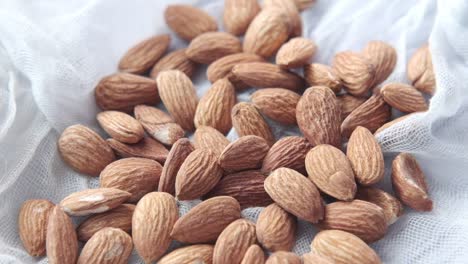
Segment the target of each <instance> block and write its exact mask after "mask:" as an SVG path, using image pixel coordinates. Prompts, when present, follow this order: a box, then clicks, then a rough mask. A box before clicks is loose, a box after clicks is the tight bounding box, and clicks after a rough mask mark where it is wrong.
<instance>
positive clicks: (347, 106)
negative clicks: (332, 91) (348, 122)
mask: <svg viewBox="0 0 468 264" xmlns="http://www.w3.org/2000/svg"><path fill="white" fill-rule="evenodd" d="M336 99H338V103H339V105H340V106H341V117H342V120H344V119H345V118H346V117H347V116H349V114H351V112H353V111H354V109H356V108H358V106H360V105H362V104H363V103H364V102H365V101H366V99H365V98H361V97H356V96H352V95H349V94H341V95H338V96H337V97H336Z"/></svg>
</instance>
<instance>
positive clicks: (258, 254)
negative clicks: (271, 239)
mask: <svg viewBox="0 0 468 264" xmlns="http://www.w3.org/2000/svg"><path fill="white" fill-rule="evenodd" d="M241 264H265V253H264V252H263V250H262V248H261V247H259V246H258V245H257V244H253V245H251V246H250V247H249V249H247V252H245V255H244V258H243V259H242V262H241Z"/></svg>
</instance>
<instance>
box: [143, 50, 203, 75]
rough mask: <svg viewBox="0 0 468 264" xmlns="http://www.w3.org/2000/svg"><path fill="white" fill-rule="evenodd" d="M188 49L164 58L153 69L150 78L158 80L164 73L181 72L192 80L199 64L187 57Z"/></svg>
mask: <svg viewBox="0 0 468 264" xmlns="http://www.w3.org/2000/svg"><path fill="white" fill-rule="evenodd" d="M185 51H186V49H179V50H175V51H173V52H170V53H169V54H167V55H165V56H164V57H162V58H161V59H160V60H159V61H158V62H156V64H155V65H154V67H153V68H152V69H151V72H150V77H151V78H153V79H156V78H157V77H158V74H159V73H160V72H162V71H169V70H179V71H181V72H183V73H184V74H185V75H187V76H188V77H189V78H192V76H193V74H194V72H195V70H196V68H197V64H196V63H195V62H194V61H191V60H189V58H188V57H187V55H185Z"/></svg>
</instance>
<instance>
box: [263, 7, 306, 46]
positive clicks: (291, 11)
mask: <svg viewBox="0 0 468 264" xmlns="http://www.w3.org/2000/svg"><path fill="white" fill-rule="evenodd" d="M268 8H276V9H278V10H281V11H283V12H284V13H285V15H286V17H287V19H288V24H289V35H290V36H291V37H297V36H301V35H302V18H301V16H300V14H299V10H298V9H297V6H296V3H294V1H290V0H265V1H263V9H268Z"/></svg>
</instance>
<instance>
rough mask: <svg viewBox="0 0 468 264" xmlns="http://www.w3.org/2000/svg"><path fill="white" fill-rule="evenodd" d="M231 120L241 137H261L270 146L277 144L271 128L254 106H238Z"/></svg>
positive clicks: (246, 104)
mask: <svg viewBox="0 0 468 264" xmlns="http://www.w3.org/2000/svg"><path fill="white" fill-rule="evenodd" d="M231 118H232V126H233V127H234V129H235V130H236V132H237V134H238V135H239V136H240V137H243V136H248V135H254V136H259V137H261V138H263V139H265V140H266V142H267V143H268V145H270V146H271V145H273V143H274V142H275V137H274V135H273V133H272V132H271V128H270V126H269V125H268V123H267V122H266V121H265V119H264V118H263V116H262V115H261V114H260V113H259V112H258V110H257V108H255V106H254V105H253V104H251V103H245V102H241V103H238V104H236V105H235V106H234V107H233V108H232V112H231Z"/></svg>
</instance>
